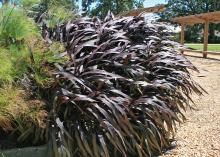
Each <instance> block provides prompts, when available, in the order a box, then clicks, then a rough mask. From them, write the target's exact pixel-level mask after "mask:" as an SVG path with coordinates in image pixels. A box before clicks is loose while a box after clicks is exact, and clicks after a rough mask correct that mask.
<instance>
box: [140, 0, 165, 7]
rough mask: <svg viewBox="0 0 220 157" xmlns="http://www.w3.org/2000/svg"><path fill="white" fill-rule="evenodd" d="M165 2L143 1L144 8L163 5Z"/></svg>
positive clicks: (161, 0) (160, 0) (156, 0)
mask: <svg viewBox="0 0 220 157" xmlns="http://www.w3.org/2000/svg"><path fill="white" fill-rule="evenodd" d="M165 3H166V0H145V1H144V7H153V6H155V5H157V4H165Z"/></svg>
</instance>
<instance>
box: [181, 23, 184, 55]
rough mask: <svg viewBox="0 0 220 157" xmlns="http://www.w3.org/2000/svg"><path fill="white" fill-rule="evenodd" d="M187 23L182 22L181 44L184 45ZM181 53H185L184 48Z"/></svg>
mask: <svg viewBox="0 0 220 157" xmlns="http://www.w3.org/2000/svg"><path fill="white" fill-rule="evenodd" d="M184 32H185V24H184V23H181V41H180V43H181V45H182V46H184V38H185V36H184V35H185V33H184ZM181 53H183V50H182V51H181Z"/></svg>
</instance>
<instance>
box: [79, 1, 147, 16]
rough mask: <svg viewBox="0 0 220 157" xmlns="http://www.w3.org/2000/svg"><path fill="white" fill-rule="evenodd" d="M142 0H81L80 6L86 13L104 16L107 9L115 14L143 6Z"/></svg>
mask: <svg viewBox="0 0 220 157" xmlns="http://www.w3.org/2000/svg"><path fill="white" fill-rule="evenodd" d="M143 2H144V0H111V1H109V0H98V1H94V0H82V8H83V11H85V12H86V13H87V14H88V15H92V16H99V17H102V18H103V17H105V16H106V15H107V13H108V11H109V10H111V11H112V12H113V13H114V14H115V15H117V14H119V13H120V12H123V11H128V10H131V9H134V8H140V7H143Z"/></svg>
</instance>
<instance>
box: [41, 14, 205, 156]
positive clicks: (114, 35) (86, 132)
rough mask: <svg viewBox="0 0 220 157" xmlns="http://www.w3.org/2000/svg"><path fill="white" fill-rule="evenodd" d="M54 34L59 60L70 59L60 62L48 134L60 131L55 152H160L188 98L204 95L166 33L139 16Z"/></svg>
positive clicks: (84, 22)
mask: <svg viewBox="0 0 220 157" xmlns="http://www.w3.org/2000/svg"><path fill="white" fill-rule="evenodd" d="M44 31H46V30H44ZM48 34H49V33H48ZM49 36H50V38H53V39H62V41H63V42H64V44H65V45H66V49H67V52H66V53H63V55H62V56H64V57H66V56H68V57H69V59H68V61H67V62H66V63H65V64H56V67H57V69H58V70H57V72H56V74H55V76H56V83H57V88H58V91H57V95H56V98H55V100H54V105H53V118H54V122H56V125H55V126H54V125H52V126H53V127H52V128H51V129H52V130H54V129H55V128H54V127H56V129H57V130H58V131H59V133H58V134H57V132H56V131H51V137H52V139H53V146H54V148H60V149H58V150H59V151H61V150H63V152H66V153H67V154H69V155H70V156H72V157H79V156H81V157H100V156H102V157H120V156H121V157H134V156H139V157H146V156H152V155H153V154H154V153H155V152H162V151H163V150H164V149H165V148H168V147H169V146H170V145H171V142H170V138H171V137H172V134H173V133H174V132H175V126H176V124H178V123H180V122H182V121H183V120H184V119H185V117H184V115H183V113H182V111H183V110H185V109H186V107H190V104H189V100H190V101H191V98H190V95H191V94H192V93H193V92H195V93H196V94H202V92H201V91H202V90H203V89H202V88H201V87H200V86H199V85H198V84H197V83H196V82H194V81H193V79H192V78H191V76H190V73H189V70H193V71H198V70H197V69H196V67H194V66H193V65H192V64H191V63H190V61H189V60H188V59H187V58H185V57H184V56H183V55H182V54H181V53H179V52H178V51H177V50H176V48H175V46H176V44H175V43H174V42H172V41H171V40H170V34H169V33H168V31H167V30H166V28H165V27H164V26H161V25H160V24H152V23H151V24H150V23H146V22H145V21H144V19H143V18H142V17H122V18H121V17H120V18H119V17H118V18H114V17H113V15H111V14H109V15H108V16H107V17H106V18H105V19H104V20H103V21H101V20H100V19H98V18H96V17H95V18H82V19H78V20H75V21H70V22H68V23H67V24H65V25H64V26H61V28H57V31H56V33H53V34H49ZM53 132H54V134H53ZM57 138H59V139H60V140H59V142H58V141H57ZM55 143H56V145H54V144H55ZM58 154H59V153H58V152H56V151H55V156H58Z"/></svg>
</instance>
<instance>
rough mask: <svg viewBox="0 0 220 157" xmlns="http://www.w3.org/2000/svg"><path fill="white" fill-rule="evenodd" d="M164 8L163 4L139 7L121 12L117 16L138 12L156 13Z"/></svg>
mask: <svg viewBox="0 0 220 157" xmlns="http://www.w3.org/2000/svg"><path fill="white" fill-rule="evenodd" d="M165 9H166V7H165V5H158V6H155V7H149V8H139V9H134V10H130V11H126V12H122V13H120V14H119V16H139V15H140V14H144V13H158V12H162V11H164V10H165Z"/></svg>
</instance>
